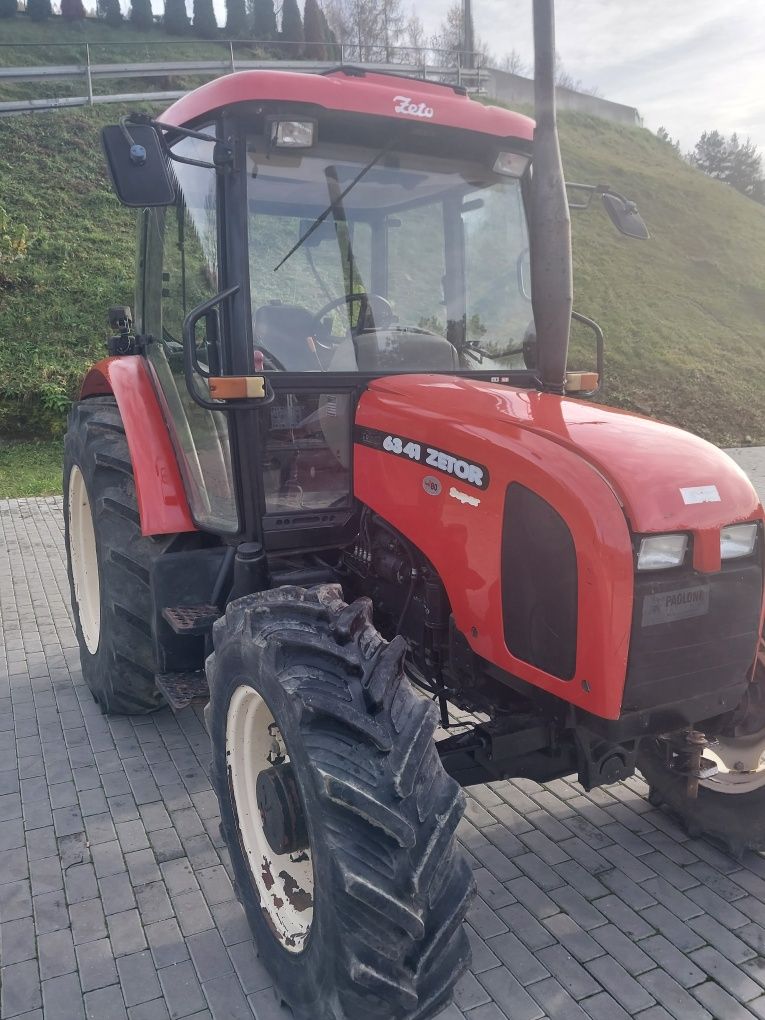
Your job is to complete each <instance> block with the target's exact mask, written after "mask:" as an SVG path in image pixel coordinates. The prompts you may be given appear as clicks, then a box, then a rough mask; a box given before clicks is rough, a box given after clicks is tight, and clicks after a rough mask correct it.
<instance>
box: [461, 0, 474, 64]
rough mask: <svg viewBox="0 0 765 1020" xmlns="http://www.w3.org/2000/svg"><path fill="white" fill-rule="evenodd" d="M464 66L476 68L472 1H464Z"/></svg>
mask: <svg viewBox="0 0 765 1020" xmlns="http://www.w3.org/2000/svg"><path fill="white" fill-rule="evenodd" d="M462 66H463V67H468V68H472V67H475V35H474V32H473V3H472V0H462Z"/></svg>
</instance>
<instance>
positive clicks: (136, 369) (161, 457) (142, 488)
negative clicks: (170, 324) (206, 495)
mask: <svg viewBox="0 0 765 1020" xmlns="http://www.w3.org/2000/svg"><path fill="white" fill-rule="evenodd" d="M109 394H111V395H112V396H114V398H115V399H116V401H117V407H118V408H119V411H120V415H121V416H122V422H123V425H124V426H125V437H126V438H127V444H128V449H129V451H130V460H131V461H132V464H133V475H134V477H135V488H136V497H137V500H138V512H139V514H140V518H141V532H142V534H144V535H175V534H178V533H179V532H187V531H197V530H198V529H197V527H196V525H195V524H194V521H193V519H192V517H191V511H190V510H189V504H188V500H187V499H186V490H185V488H184V485H183V479H182V478H181V473H180V471H179V469H178V461H177V460H176V457H175V452H174V450H173V444H172V442H171V440H170V434H169V433H168V430H167V424H166V423H165V419H164V417H163V415H162V409H161V407H160V404H159V400H158V399H157V394H156V392H155V390H154V386H153V384H152V381H151V378H150V376H149V373H148V371H147V369H146V365H145V364H144V361H143V358H140V357H117V358H105V359H104V360H103V361H99V362H98V363H97V364H95V365H93V367H92V368H91V369H90V371H89V372H88V374H87V375H86V376H85V380H84V382H83V384H82V389H81V391H80V399H81V400H87V399H88V398H89V397H101V396H107V395H109Z"/></svg>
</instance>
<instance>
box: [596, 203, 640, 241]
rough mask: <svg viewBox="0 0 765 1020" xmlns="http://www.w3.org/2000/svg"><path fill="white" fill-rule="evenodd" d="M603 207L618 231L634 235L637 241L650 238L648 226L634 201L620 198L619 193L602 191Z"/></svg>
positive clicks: (629, 235)
mask: <svg viewBox="0 0 765 1020" xmlns="http://www.w3.org/2000/svg"><path fill="white" fill-rule="evenodd" d="M603 207H604V209H605V210H606V212H607V213H608V215H609V218H610V220H611V222H612V223H613V225H614V226H615V227H616V229H617V230H618V231H620V233H622V234H625V235H626V236H627V237H635V238H637V239H638V240H639V241H647V240H648V239H649V238H650V236H651V235H650V234H649V233H648V227H647V226H646V225H645V222H644V220H643V217H642V216H641V215H640V213H639V212H638V210H637V206H636V205H635V203H634V202H630V201H629V199H626V198H622V196H621V195H615V194H613V193H612V192H604V194H603Z"/></svg>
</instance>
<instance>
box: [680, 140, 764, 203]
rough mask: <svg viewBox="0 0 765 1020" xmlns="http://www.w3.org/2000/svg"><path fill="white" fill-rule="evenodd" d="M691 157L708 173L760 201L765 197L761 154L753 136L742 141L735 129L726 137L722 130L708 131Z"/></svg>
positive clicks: (697, 143)
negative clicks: (752, 138)
mask: <svg viewBox="0 0 765 1020" xmlns="http://www.w3.org/2000/svg"><path fill="white" fill-rule="evenodd" d="M689 158H690V162H691V163H692V164H693V166H695V167H696V168H697V169H698V170H701V172H702V173H705V174H706V175H707V177H712V178H714V180H716V181H722V182H723V183H725V184H729V185H730V186H731V187H732V188H735V189H736V191H740V192H741V194H742V195H746V196H747V197H748V198H753V199H754V200H755V201H757V202H763V201H765V180H763V177H762V157H761V155H760V153H759V152H758V151H757V146H756V145H754V144H753V142H752V141H751V139H749V138H747V140H746V141H745V142H743V143H742V142H741V141H740V140H739V137H738V135H737V134H735V133H734V134H732V135H731V136H730V138H725V137H723V135H722V134H720V132H719V131H705V132H704V133H703V134H702V136H701V138H699V140H698V142H696V145H695V146H694V149H693V152H692V153H691V154H690V157H689Z"/></svg>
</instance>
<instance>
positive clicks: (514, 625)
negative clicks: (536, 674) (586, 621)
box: [502, 482, 578, 680]
mask: <svg viewBox="0 0 765 1020" xmlns="http://www.w3.org/2000/svg"><path fill="white" fill-rule="evenodd" d="M502 614H503V620H504V627H505V643H506V644H507V647H508V648H509V649H510V651H511V653H512V654H513V655H514V656H515V657H516V658H517V659H522V660H523V661H524V662H529V663H531V665H532V666H536V667H537V668H538V669H543V670H544V671H545V672H546V673H550V674H551V675H552V676H556V677H558V678H559V679H561V680H571V679H572V678H573V676H574V673H575V671H576V638H577V614H578V577H577V565H576V549H575V547H574V539H573V537H572V535H571V531H570V530H569V527H568V525H567V524H566V522H565V521H564V520H563V518H562V517H561V516H560V514H559V513H558V512H557V510H555V509H554V508H553V507H552V506H550V504H549V503H548V502H547V501H546V500H544V499H542V497H541V496H538V495H537V494H536V493H535V492H532V490H531V489H527V488H526V486H525V485H521V484H519V483H518V482H514V483H513V484H512V485H510V486H508V489H507V495H506V497H505V513H504V521H503V528H502Z"/></svg>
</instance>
